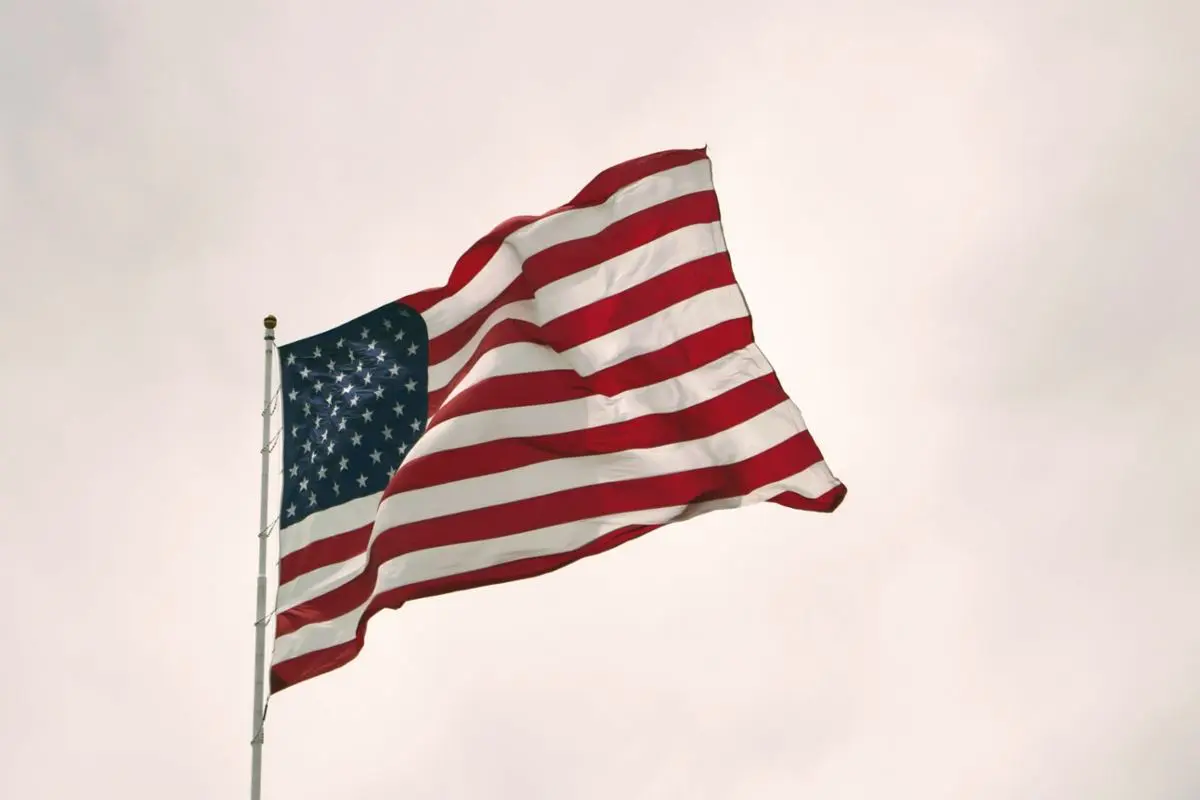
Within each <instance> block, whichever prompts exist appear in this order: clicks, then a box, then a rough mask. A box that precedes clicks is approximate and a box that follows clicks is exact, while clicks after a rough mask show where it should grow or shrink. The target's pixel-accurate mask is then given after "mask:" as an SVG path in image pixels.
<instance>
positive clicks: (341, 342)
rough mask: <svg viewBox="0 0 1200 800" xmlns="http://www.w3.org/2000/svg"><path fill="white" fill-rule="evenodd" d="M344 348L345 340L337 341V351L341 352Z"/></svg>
mask: <svg viewBox="0 0 1200 800" xmlns="http://www.w3.org/2000/svg"><path fill="white" fill-rule="evenodd" d="M345 346H346V340H345V339H338V340H337V348H338V349H339V350H341V349H342V348H343V347H345Z"/></svg>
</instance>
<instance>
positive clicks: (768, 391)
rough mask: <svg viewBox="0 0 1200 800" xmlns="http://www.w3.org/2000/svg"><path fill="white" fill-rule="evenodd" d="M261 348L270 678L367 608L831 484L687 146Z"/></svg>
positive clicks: (480, 582)
mask: <svg viewBox="0 0 1200 800" xmlns="http://www.w3.org/2000/svg"><path fill="white" fill-rule="evenodd" d="M279 354H280V359H281V361H282V368H283V379H282V382H283V383H282V391H283V394H284V399H283V420H284V423H283V424H284V429H283V457H284V489H283V495H282V511H281V523H280V537H279V542H280V565H279V568H280V576H279V580H280V587H279V594H278V598H277V616H276V632H275V636H276V638H275V646H274V653H273V656H272V666H271V686H272V689H273V691H279V690H280V689H282V688H284V687H287V686H290V685H292V684H295V683H297V682H299V681H302V680H306V679H308V678H311V677H314V676H316V675H320V674H321V673H324V672H327V671H329V670H331V669H334V668H336V667H338V666H341V665H342V664H345V663H346V662H347V661H349V660H350V659H352V658H354V657H355V656H356V655H357V654H358V652H359V651H360V650H361V649H362V646H363V637H364V632H365V629H366V625H367V621H368V620H369V619H370V618H371V616H372V615H374V614H375V613H376V612H377V611H379V610H381V609H385V608H398V607H399V606H400V605H402V604H403V603H405V602H407V601H409V600H412V599H415V598H419V597H428V596H431V595H436V594H441V593H445V592H450V591H455V590H459V589H467V588H471V587H476V586H484V585H489V584H495V583H501V582H504V581H510V580H516V579H519V578H528V577H532V576H535V575H540V574H544V573H546V572H550V571H551V570H555V569H558V568H559V567H562V566H565V565H567V564H569V563H571V562H573V561H577V560H578V559H580V558H583V557H585V556H589V555H594V554H596V553H600V552H603V551H605V550H609V549H611V548H613V547H615V546H616V545H618V544H621V543H622V542H626V541H628V540H630V539H633V538H635V537H637V536H641V535H642V534H644V533H646V532H647V531H650V530H652V529H654V528H656V527H659V526H661V525H664V524H666V523H670V522H675V521H679V520H683V519H688V518H690V517H694V516H696V515H698V514H702V513H705V512H708V511H712V510H715V509H724V508H733V507H737V506H744V505H747V504H750V503H755V502H759V501H771V502H774V503H778V504H781V505H784V506H788V507H791V508H796V509H804V510H810V511H832V510H833V509H834V508H836V507H837V506H838V504H839V503H840V502H841V501H842V498H843V497H844V496H845V493H846V490H845V487H844V486H843V485H842V484H841V483H840V482H839V481H838V480H837V479H836V478H835V477H834V476H833V474H832V473H831V472H830V470H829V468H828V467H827V466H826V464H825V462H824V460H823V458H822V455H821V452H820V451H819V449H818V448H817V445H816V444H815V443H814V441H813V438H812V436H811V435H810V434H809V432H808V429H807V427H806V426H805V423H804V419H803V417H802V416H801V414H800V411H799V409H797V407H796V406H795V405H794V404H793V403H792V401H791V400H790V399H789V398H788V396H787V395H786V394H785V392H784V391H783V388H782V387H781V385H780V383H779V380H778V379H777V377H776V375H775V373H774V371H773V370H772V368H771V365H770V364H769V363H768V362H767V360H766V358H765V357H764V356H763V354H762V353H761V352H760V351H759V349H758V347H757V346H756V345H755V343H754V335H753V331H752V329H751V323H750V313H749V310H748V309H747V307H746V303H745V301H744V299H743V297H742V293H741V291H740V290H739V288H738V285H737V283H736V282H735V280H734V277H733V271H732V269H731V266H730V260H729V254H728V253H727V252H726V248H725V240H724V237H723V235H722V230H721V221H720V211H719V208H718V205H717V196H716V193H715V191H714V189H713V182H712V169H711V163H710V161H709V160H708V158H707V156H706V154H705V152H704V151H703V150H677V151H669V152H663V153H657V154H654V155H650V156H647V157H645V158H641V159H637V160H635V161H630V162H627V163H624V164H619V165H617V166H615V167H612V168H611V169H609V170H606V171H605V172H603V173H601V174H600V175H599V176H597V177H596V178H595V179H594V180H593V181H592V182H591V183H589V184H588V185H587V186H586V187H585V188H584V189H583V191H581V192H580V193H579V194H578V195H577V196H576V197H575V199H574V200H572V201H571V202H570V203H568V204H567V205H565V206H563V207H561V208H559V209H556V210H554V211H551V212H549V213H547V214H544V215H542V216H540V217H520V218H516V219H512V220H509V221H508V222H506V223H504V224H502V225H501V226H499V227H498V228H496V229H495V230H494V231H492V232H491V233H490V234H488V235H487V236H485V237H484V238H483V239H481V240H480V241H479V242H478V243H476V244H475V246H474V247H472V248H471V249H470V250H468V251H467V253H466V254H465V255H464V256H463V257H462V258H461V259H459V261H458V263H457V264H456V265H455V267H454V270H453V272H452V273H451V275H450V281H449V283H448V284H447V285H446V286H444V287H442V288H440V289H431V290H428V291H424V292H420V293H417V294H415V295H412V296H410V297H406V298H403V299H401V300H400V301H398V302H396V303H389V304H387V305H385V306H383V307H381V308H378V309H376V310H374V311H372V312H370V313H368V314H366V315H364V316H362V317H360V318H358V319H356V320H352V321H351V322H348V323H346V324H345V325H342V326H340V327H338V328H336V329H334V330H332V331H329V332H327V333H324V334H321V335H319V336H314V337H311V338H308V339H304V340H301V341H298V342H294V343H292V344H289V345H285V346H283V347H280V349H279Z"/></svg>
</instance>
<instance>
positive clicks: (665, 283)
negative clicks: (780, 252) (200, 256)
mask: <svg viewBox="0 0 1200 800" xmlns="http://www.w3.org/2000/svg"><path fill="white" fill-rule="evenodd" d="M733 283H734V278H733V270H732V269H731V267H730V264H729V256H728V254H726V253H716V254H714V255H711V256H706V257H704V258H701V259H698V260H696V261H693V262H690V263H688V264H683V265H681V266H678V267H675V268H674V269H671V270H669V271H667V272H664V273H662V274H661V275H656V276H655V277H653V278H651V279H650V280H648V281H645V282H643V283H640V284H637V285H635V286H632V287H630V288H629V289H627V290H625V291H623V292H621V293H619V294H616V295H612V296H611V297H606V298H604V299H603V300H599V301H597V302H595V303H592V304H590V305H588V306H585V307H584V308H579V309H576V310H574V311H571V312H569V313H567V314H564V315H563V316H561V317H559V318H557V319H555V320H551V321H550V322H548V323H546V324H545V325H542V326H538V325H536V324H535V323H532V322H527V321H525V320H520V319H506V320H501V321H500V322H497V323H496V324H495V325H493V326H492V328H491V330H489V331H488V332H487V333H486V334H485V335H484V337H483V338H482V339H480V340H479V344H478V345H477V346H476V347H475V351H474V352H473V353H472V354H471V357H470V358H468V359H467V360H466V361H465V362H464V363H463V364H462V366H460V367H459V369H458V371H457V372H456V373H455V374H454V378H453V379H451V381H450V382H449V383H447V384H446V385H445V386H443V387H442V388H441V389H437V390H436V391H432V392H430V393H429V417H430V420H431V424H432V423H433V421H436V419H437V418H438V417H439V416H440V411H441V407H442V404H443V403H444V402H445V401H446V398H447V397H448V396H449V395H450V394H451V393H452V392H453V391H454V389H455V388H456V387H457V386H458V385H459V383H461V382H462V379H463V378H464V377H466V375H467V373H468V372H470V371H471V368H472V367H474V366H475V364H476V362H478V361H479V359H481V358H483V356H484V355H486V354H487V353H488V352H489V351H491V350H494V349H496V348H497V347H502V346H504V345H506V344H519V343H521V342H532V343H535V344H544V345H547V346H549V347H552V348H553V349H554V350H556V351H557V352H559V353H562V352H565V351H567V350H570V349H571V348H573V347H578V346H579V345H582V344H585V343H587V342H590V341H591V340H593V339H595V338H598V337H600V336H604V335H605V334H609V333H612V332H613V331H616V330H620V329H621V328H624V327H626V326H627V325H632V324H633V323H635V322H637V321H639V320H642V319H645V318H646V317H649V316H652V315H654V314H657V313H659V312H660V311H664V310H666V309H668V308H670V307H671V306H673V305H675V304H676V303H680V302H682V301H684V300H687V299H688V298H690V297H694V296H695V295H697V294H700V293H701V292H706V291H708V290H710V289H719V288H722V287H725V286H731V285H733Z"/></svg>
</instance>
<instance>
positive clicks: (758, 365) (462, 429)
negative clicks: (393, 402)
mask: <svg viewBox="0 0 1200 800" xmlns="http://www.w3.org/2000/svg"><path fill="white" fill-rule="evenodd" d="M771 371H772V370H771V365H770V364H768V363H767V360H766V359H765V358H763V356H762V353H761V352H760V351H759V349H758V347H757V346H756V345H753V344H751V345H750V346H749V347H744V348H742V349H741V350H736V351H734V352H732V353H728V354H727V355H724V356H722V357H721V358H718V359H717V360H716V361H712V362H710V363H708V364H705V365H704V366H702V367H700V368H699V369H695V370H692V371H691V372H688V373H685V374H683V375H680V376H678V377H673V378H667V379H666V380H664V381H660V382H659V383H655V384H652V385H650V386H644V387H641V388H637V389H630V390H628V391H626V392H622V393H621V394H618V395H613V396H607V395H591V396H589V397H582V398H575V399H572V400H565V401H562V402H559V403H544V404H542V405H536V406H521V407H518V408H498V409H490V410H487V411H477V412H475V413H473V414H464V415H462V416H460V417H453V418H451V419H449V420H446V421H445V422H442V423H441V424H439V425H435V426H433V427H432V428H430V429H429V431H428V432H427V433H426V434H425V435H424V436H423V437H422V438H421V443H422V449H421V453H420V455H423V456H424V455H429V454H430V453H437V452H440V451H442V450H453V449H455V448H459V447H468V446H470V445H474V444H482V443H484V442H491V441H496V440H498V439H512V438H522V437H528V436H545V435H548V434H554V433H566V432H568V431H576V430H582V429H584V428H592V427H598V426H601V425H611V424H613V423H616V422H623V421H625V420H630V419H636V418H637V417H644V416H647V415H649V414H669V413H672V412H675V411H681V410H683V409H685V408H690V407H691V406H693V405H696V404H697V403H700V402H703V401H705V400H710V399H712V398H714V397H717V396H718V395H722V394H724V393H725V392H727V391H729V390H730V389H733V388H735V387H737V386H741V385H742V384H743V383H748V382H749V381H752V380H754V379H755V378H759V377H762V376H763V375H767V374H769V373H770V372H771ZM408 463H411V457H410V459H409V462H408Z"/></svg>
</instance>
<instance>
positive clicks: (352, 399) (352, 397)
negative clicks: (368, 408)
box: [350, 394, 358, 408]
mask: <svg viewBox="0 0 1200 800" xmlns="http://www.w3.org/2000/svg"><path fill="white" fill-rule="evenodd" d="M357 405H358V395H356V394H352V395H350V407H351V408H354V407H356V406H357Z"/></svg>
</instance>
